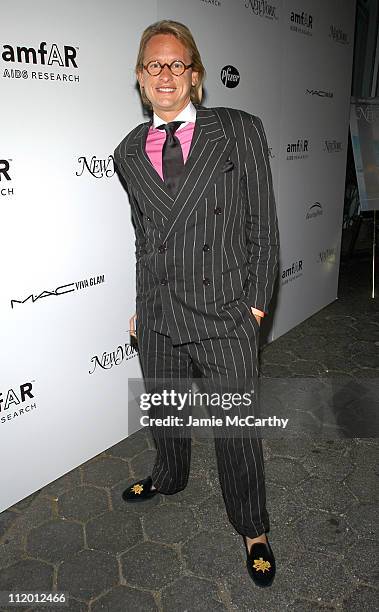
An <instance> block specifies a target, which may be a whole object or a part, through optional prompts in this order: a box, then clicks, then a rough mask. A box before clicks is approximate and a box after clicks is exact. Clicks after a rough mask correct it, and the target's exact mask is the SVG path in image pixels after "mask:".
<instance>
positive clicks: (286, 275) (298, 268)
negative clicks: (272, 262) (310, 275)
mask: <svg viewBox="0 0 379 612" xmlns="http://www.w3.org/2000/svg"><path fill="white" fill-rule="evenodd" d="M302 274H303V260H302V259H299V260H298V261H294V262H293V264H292V265H291V266H289V267H288V268H283V270H282V273H281V279H282V285H286V284H287V283H289V282H292V281H294V280H295V279H296V278H299V277H300V276H302Z"/></svg>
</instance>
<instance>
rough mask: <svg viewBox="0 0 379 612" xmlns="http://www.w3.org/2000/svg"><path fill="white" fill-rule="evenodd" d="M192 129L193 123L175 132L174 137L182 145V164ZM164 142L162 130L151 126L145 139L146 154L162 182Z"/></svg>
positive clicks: (190, 140) (164, 134) (193, 127)
mask: <svg viewBox="0 0 379 612" xmlns="http://www.w3.org/2000/svg"><path fill="white" fill-rule="evenodd" d="M194 129H195V124H194V123H187V125H185V126H184V127H181V128H180V129H178V130H176V132H175V135H176V136H177V137H178V139H179V141H180V144H181V145H182V151H183V160H184V163H186V161H187V157H188V153H189V150H190V146H191V142H192V136H193V132H194ZM165 140H166V132H165V131H164V130H158V129H156V128H154V127H153V126H152V125H151V126H150V129H149V133H148V135H147V139H146V153H147V156H148V157H149V159H150V161H151V163H152V164H153V166H154V168H155V170H156V171H157V172H158V174H159V176H160V177H161V179H162V180H163V171H162V149H163V145H164V141H165Z"/></svg>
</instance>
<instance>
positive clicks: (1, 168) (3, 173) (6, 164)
mask: <svg viewBox="0 0 379 612" xmlns="http://www.w3.org/2000/svg"><path fill="white" fill-rule="evenodd" d="M11 161H12V160H11V159H0V196H12V195H14V189H13V187H10V186H8V185H7V183H6V181H11V180H12V178H11V173H10V172H11V171H10V162H11Z"/></svg>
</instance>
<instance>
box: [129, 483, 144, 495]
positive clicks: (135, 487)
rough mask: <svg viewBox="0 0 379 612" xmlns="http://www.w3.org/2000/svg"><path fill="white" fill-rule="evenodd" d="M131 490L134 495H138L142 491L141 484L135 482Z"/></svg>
mask: <svg viewBox="0 0 379 612" xmlns="http://www.w3.org/2000/svg"><path fill="white" fill-rule="evenodd" d="M131 491H133V493H135V494H136V495H140V494H141V493H142V491H143V485H140V484H135V485H133V486H132V488H131Z"/></svg>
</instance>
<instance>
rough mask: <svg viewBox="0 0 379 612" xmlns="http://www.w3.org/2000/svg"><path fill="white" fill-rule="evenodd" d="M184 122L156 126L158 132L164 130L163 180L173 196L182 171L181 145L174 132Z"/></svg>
mask: <svg viewBox="0 0 379 612" xmlns="http://www.w3.org/2000/svg"><path fill="white" fill-rule="evenodd" d="M182 123H184V121H171V122H170V123H164V124H163V125H159V126H158V130H165V132H166V140H165V143H164V145H163V149H162V169H163V180H164V182H165V185H166V187H167V189H168V190H169V191H170V193H171V194H172V195H173V196H175V195H176V193H177V191H178V187H179V183H180V179H181V177H182V173H183V169H184V160H183V152H182V145H181V144H180V141H179V139H178V137H177V136H175V131H176V130H177V129H178V127H179V125H181V124H182Z"/></svg>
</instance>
